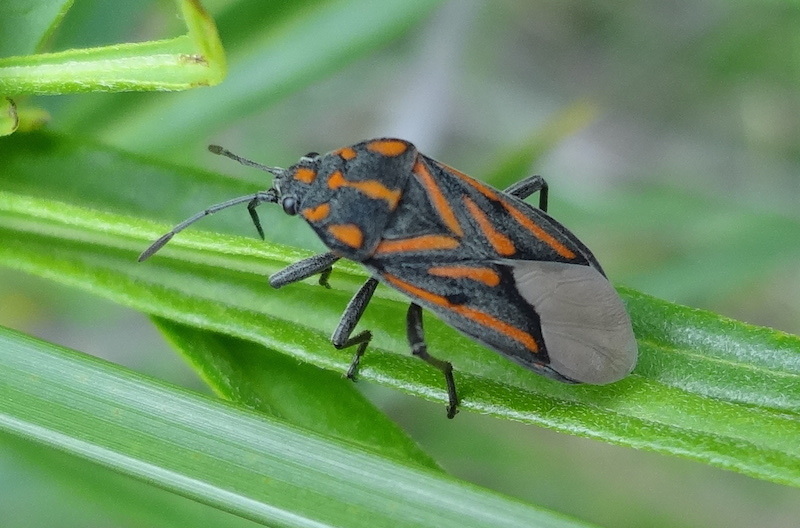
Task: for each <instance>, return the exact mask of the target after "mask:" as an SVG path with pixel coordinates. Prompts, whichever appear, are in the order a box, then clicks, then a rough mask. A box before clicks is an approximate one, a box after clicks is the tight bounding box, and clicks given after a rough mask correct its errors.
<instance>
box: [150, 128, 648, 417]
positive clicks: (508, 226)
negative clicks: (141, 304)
mask: <svg viewBox="0 0 800 528" xmlns="http://www.w3.org/2000/svg"><path fill="white" fill-rule="evenodd" d="M209 150H210V151H211V152H213V153H215V154H220V155H224V156H227V157H229V158H231V159H233V160H236V161H238V162H239V163H242V164H244V165H247V166H250V167H255V168H258V169H261V170H264V171H266V172H269V173H271V174H272V175H273V176H274V179H273V182H272V187H270V188H269V189H266V190H263V191H259V192H256V193H254V194H250V195H247V196H241V197H238V198H234V199H232V200H228V201H227V202H223V203H220V204H217V205H213V206H211V207H209V208H208V209H206V210H204V211H201V212H199V213H197V214H195V215H194V216H192V217H190V218H188V219H186V220H185V221H183V222H181V223H180V224H178V225H177V226H175V227H174V228H173V229H172V230H171V231H170V232H169V233H167V234H165V235H164V236H162V237H161V238H159V239H158V240H156V241H155V242H154V243H153V244H152V245H151V246H150V247H149V248H147V249H146V250H145V251H144V252H143V253H142V254H141V255H140V256H139V261H140V262H141V261H143V260H145V259H147V258H149V257H150V256H151V255H153V254H154V253H155V252H156V251H158V250H159V249H161V247H163V246H164V245H165V244H166V243H167V242H169V241H170V239H172V237H173V236H174V235H175V234H176V233H178V232H180V231H182V230H183V229H185V228H186V227H188V226H189V225H191V224H193V223H194V222H196V221H197V220H199V219H201V218H203V217H205V216H207V215H210V214H213V213H216V212H217V211H220V210H222V209H225V208H228V207H231V206H234V205H237V204H241V203H245V202H246V203H247V210H248V211H249V213H250V217H251V219H252V221H253V224H254V225H255V227H256V230H257V231H258V233H259V235H260V236H261V237H262V238H263V237H264V231H263V229H262V226H261V222H260V220H259V217H258V214H257V212H256V207H257V206H259V205H260V204H262V203H276V204H280V205H281V207H282V208H283V210H284V212H285V213H286V214H288V215H299V216H301V217H302V218H303V219H304V220H305V221H306V222H308V224H309V225H310V226H311V228H312V229H313V230H314V231H315V232H316V234H317V235H318V236H319V237H320V239H321V240H322V242H323V243H324V244H325V245H326V246H327V247H328V248H329V249H330V251H328V252H327V253H323V254H320V255H316V256H313V257H310V258H307V259H304V260H301V261H300V262H296V263H294V264H292V265H290V266H288V267H286V268H285V269H283V270H281V271H279V272H277V273H275V274H274V275H272V276H271V277H270V278H269V283H270V285H271V286H273V287H275V288H280V287H283V286H286V285H287V284H291V283H293V282H297V281H300V280H303V279H306V278H309V277H311V276H314V275H317V274H319V275H320V284H322V285H325V286H327V281H328V276H329V275H330V273H331V266H332V264H333V263H334V262H336V261H337V260H339V259H340V258H346V259H349V260H353V261H356V262H360V263H361V264H363V265H364V267H365V268H366V269H367V270H368V271H369V272H370V274H371V277H370V278H369V279H367V281H366V282H365V283H364V285H363V286H361V288H360V289H359V290H358V291H357V292H356V294H355V295H354V296H353V298H352V299H351V300H350V302H349V303H348V305H347V308H346V309H345V311H344V313H343V314H342V317H341V320H340V322H339V324H338V326H337V327H336V329H335V330H334V332H333V335H332V336H331V341H332V343H333V345H334V346H335V347H336V348H337V349H343V348H349V347H357V348H356V352H355V355H354V357H353V361H352V363H351V365H350V368H349V370H348V372H347V377H349V378H351V379H354V378H355V375H356V372H357V369H358V364H359V361H360V359H361V356H362V355H363V354H364V351H365V350H366V348H367V345H368V344H369V342H370V340H371V339H372V334H371V333H370V332H369V331H368V330H364V331H362V332H359V333H357V334H355V335H353V332H354V330H355V327H356V325H357V324H358V321H359V319H360V318H361V315H362V314H363V313H364V309H365V308H366V306H367V304H368V303H369V301H370V299H371V297H372V295H373V293H374V291H375V288H376V287H377V285H378V283H379V282H380V283H383V284H385V285H387V286H389V287H391V288H394V289H396V290H398V291H399V292H401V293H403V294H405V295H406V296H407V297H408V298H410V299H411V303H410V305H409V308H408V312H407V316H406V328H407V335H408V341H409V344H410V346H411V351H412V353H413V354H414V355H415V356H417V357H419V358H421V359H423V360H424V361H426V362H428V363H429V364H431V365H432V366H434V367H435V368H437V369H439V370H440V371H441V372H442V373H443V374H444V377H445V381H446V385H447V394H448V400H449V403H448V406H447V417H448V418H452V417H453V416H455V414H456V412H457V408H458V404H459V398H458V394H457V392H456V385H455V381H454V379H453V367H452V365H451V364H450V363H449V362H448V361H444V360H441V359H438V358H436V357H434V356H432V355H431V354H429V353H428V349H427V346H426V343H425V336H424V331H423V326H422V309H421V308H422V307H425V308H427V309H428V310H430V311H431V312H433V313H435V314H436V315H437V316H439V318H441V319H442V320H443V321H444V322H446V323H447V324H449V325H450V326H452V327H453V328H455V329H456V330H458V331H460V332H461V333H463V334H465V335H467V336H468V337H470V338H472V339H474V340H475V341H478V342H479V343H482V344H484V345H485V346H487V347H488V348H490V349H492V350H495V351H496V352H499V353H500V354H502V355H503V356H505V357H507V358H508V359H510V360H512V361H514V362H516V363H518V364H520V365H522V366H523V367H525V368H528V369H530V370H532V371H534V372H537V373H539V374H542V375H544V376H547V377H548V378H552V379H555V380H558V381H562V382H566V383H590V384H596V385H603V384H607V383H612V382H615V381H618V380H620V379H622V378H624V377H625V376H626V375H627V374H628V373H630V372H631V370H632V369H633V367H634V365H635V364H636V357H637V345H636V340H635V338H634V335H633V330H632V328H631V321H630V317H629V316H628V314H627V312H626V311H625V307H624V306H623V303H622V300H621V299H620V298H619V296H618V294H617V292H616V291H615V290H614V288H613V287H612V286H611V284H610V283H609V281H608V279H607V278H606V276H605V273H604V272H603V269H602V268H601V267H600V264H599V263H598V262H597V259H595V257H594V255H592V253H591V251H589V249H588V248H587V247H586V246H585V245H584V244H583V243H582V242H581V241H580V240H578V238H577V237H576V236H575V235H573V234H572V233H571V232H570V231H569V230H567V229H566V228H565V227H564V226H563V225H561V224H560V223H559V222H558V221H556V220H554V219H553V218H551V217H550V216H549V215H548V214H547V213H546V211H547V196H548V186H547V183H546V182H545V181H544V180H543V179H542V178H541V177H539V176H532V177H530V178H527V179H524V180H522V181H520V182H518V183H516V184H514V185H512V186H511V187H509V188H508V189H506V190H504V191H499V190H496V189H494V188H492V187H490V186H488V185H486V184H484V183H481V182H479V181H477V180H474V179H472V178H470V177H469V176H466V175H465V174H463V173H461V172H459V171H457V170H456V169H453V168H452V167H449V166H447V165H445V164H443V163H440V162H438V161H436V160H434V159H431V158H429V157H427V156H425V155H424V154H422V153H420V152H418V151H417V149H416V147H414V145H412V144H411V143H409V142H407V141H404V140H400V139H391V138H379V139H372V140H368V141H363V142H361V143H358V144H356V145H353V146H350V147H344V148H341V149H339V150H335V151H333V152H329V153H327V154H322V155H320V154H318V153H316V152H312V153H309V154H306V155H305V156H303V157H301V158H300V160H299V161H298V162H297V163H296V164H294V165H292V166H291V167H289V168H287V169H282V168H277V167H268V166H265V165H261V164H259V163H256V162H254V161H250V160H248V159H245V158H242V157H240V156H237V155H236V154H233V153H231V152H230V151H228V150H226V149H224V148H222V147H219V146H216V145H211V146H209ZM536 192H539V207H538V208H535V207H533V206H531V205H529V204H527V203H525V202H523V200H524V199H525V198H526V197H528V196H530V195H532V194H534V193H536Z"/></svg>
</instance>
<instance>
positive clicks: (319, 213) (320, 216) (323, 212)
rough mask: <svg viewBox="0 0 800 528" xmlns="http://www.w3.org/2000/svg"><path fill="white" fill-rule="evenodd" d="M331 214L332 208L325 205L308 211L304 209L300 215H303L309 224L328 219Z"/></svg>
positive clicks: (310, 208)
mask: <svg viewBox="0 0 800 528" xmlns="http://www.w3.org/2000/svg"><path fill="white" fill-rule="evenodd" d="M330 212H331V206H330V205H328V204H326V203H324V204H320V205H318V206H316V207H309V208H307V209H303V210H302V211H301V212H300V214H302V215H303V218H305V219H306V220H308V221H309V222H319V221H320V220H324V219H326V218H327V217H328V215H329V214H330Z"/></svg>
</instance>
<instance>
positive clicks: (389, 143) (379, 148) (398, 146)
mask: <svg viewBox="0 0 800 528" xmlns="http://www.w3.org/2000/svg"><path fill="white" fill-rule="evenodd" d="M367 149H368V150H371V151H372V152H376V153H378V154H380V155H382V156H388V157H390V158H393V157H395V156H399V155H400V154H402V153H404V152H405V151H406V150H408V145H407V144H406V143H404V142H402V141H397V140H396V139H379V140H376V141H370V142H369V143H367Z"/></svg>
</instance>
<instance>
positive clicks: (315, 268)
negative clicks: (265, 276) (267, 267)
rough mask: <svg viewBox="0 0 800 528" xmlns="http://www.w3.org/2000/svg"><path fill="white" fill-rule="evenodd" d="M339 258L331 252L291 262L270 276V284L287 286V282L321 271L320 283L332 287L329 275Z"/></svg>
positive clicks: (299, 279) (276, 286)
mask: <svg viewBox="0 0 800 528" xmlns="http://www.w3.org/2000/svg"><path fill="white" fill-rule="evenodd" d="M337 260H339V257H337V256H336V255H334V254H333V253H330V252H328V253H322V254H320V255H314V256H313V257H308V258H307V259H303V260H301V261H300V262H295V263H294V264H290V265H289V266H286V267H285V268H283V269H282V270H280V271H278V272H276V273H274V274H273V275H271V276H270V278H269V285H270V286H272V287H273V288H280V287H281V286H286V285H287V284H291V283H293V282H297V281H301V280H303V279H307V278H309V277H311V276H312V275H316V274H317V273H320V274H321V275H320V277H319V283H320V285H322V286H325V287H326V288H330V285H329V284H328V277H329V276H330V274H331V266H332V265H333V263H334V262H336V261H337Z"/></svg>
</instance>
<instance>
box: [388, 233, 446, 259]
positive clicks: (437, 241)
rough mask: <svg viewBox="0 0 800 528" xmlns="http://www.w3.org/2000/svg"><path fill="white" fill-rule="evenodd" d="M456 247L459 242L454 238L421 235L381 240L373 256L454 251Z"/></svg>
mask: <svg viewBox="0 0 800 528" xmlns="http://www.w3.org/2000/svg"><path fill="white" fill-rule="evenodd" d="M458 246H459V242H458V240H456V239H455V238H451V237H447V236H441V235H423V236H418V237H413V238H400V239H396V240H382V241H381V242H380V244H378V247H377V248H375V254H376V255H379V254H382V253H404V252H409V251H432V250H436V249H455V248H457V247H458Z"/></svg>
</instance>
